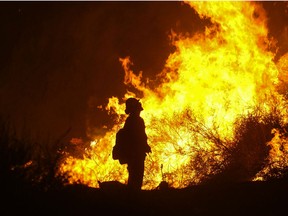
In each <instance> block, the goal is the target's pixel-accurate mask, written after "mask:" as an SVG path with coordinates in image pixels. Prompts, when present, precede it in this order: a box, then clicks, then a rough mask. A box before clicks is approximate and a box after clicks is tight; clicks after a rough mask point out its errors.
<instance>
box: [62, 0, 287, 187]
mask: <svg viewBox="0 0 288 216" xmlns="http://www.w3.org/2000/svg"><path fill="white" fill-rule="evenodd" d="M186 3H187V4H189V5H190V6H191V7H192V8H194V9H195V10H196V11H197V12H198V14H199V16H200V17H202V18H204V17H209V18H210V19H211V22H212V25H211V26H209V27H206V29H205V32H198V33H196V34H195V35H192V36H189V37H187V36H185V37H184V36H182V35H177V34H175V33H173V35H172V38H173V44H174V46H175V48H176V51H175V52H174V53H171V54H170V56H169V57H168V59H167V61H166V65H165V68H164V69H163V70H162V71H161V73H160V75H159V77H158V78H159V80H160V84H159V86H158V87H157V88H155V89H151V88H150V87H149V83H148V82H145V81H143V80H142V73H139V75H138V76H137V75H135V73H134V72H133V71H132V70H131V69H130V65H131V64H132V62H131V60H130V58H129V57H127V58H123V59H120V62H121V63H122V66H123V69H124V71H125V79H124V84H126V85H132V86H134V87H135V89H137V90H138V91H141V92H142V93H143V98H141V103H142V105H143V108H144V111H143V112H142V113H141V116H142V117H143V118H144V120H145V124H146V132H147V135H148V142H149V145H150V146H151V148H152V154H150V155H149V156H148V157H147V159H146V162H145V176H144V183H143V187H142V189H154V188H156V187H157V186H158V185H159V183H160V182H161V181H162V180H165V181H167V182H168V183H169V185H170V186H173V187H175V188H183V187H186V186H188V185H189V184H198V183H199V182H201V180H202V178H203V176H204V175H205V174H208V173H209V174H211V173H213V172H216V171H214V170H213V164H218V163H222V162H223V161H225V157H224V156H223V152H222V151H221V149H219V148H218V147H217V145H216V144H215V143H216V142H217V140H218V139H221V140H225V141H226V143H232V141H233V138H234V126H233V125H234V122H235V120H236V118H238V117H239V116H245V115H246V114H248V113H249V112H253V110H254V109H255V107H256V106H258V105H259V104H261V106H263V108H264V110H265V112H267V113H269V112H270V111H271V109H272V105H273V104H274V103H275V102H276V103H277V104H278V106H279V107H282V110H283V113H282V116H283V121H286V122H287V121H288V118H287V116H288V114H287V111H286V108H285V106H286V102H285V100H284V98H283V95H281V94H279V93H278V91H277V88H278V87H279V79H278V78H279V77H281V80H282V82H284V83H286V84H287V64H286V63H285V64H284V63H283V62H287V60H288V56H286V57H283V59H281V65H280V63H279V65H277V64H276V63H275V62H273V58H274V56H275V54H274V53H272V52H270V51H269V46H270V44H271V43H272V42H271V41H270V40H269V38H268V37H267V35H268V29H267V27H266V17H265V13H264V11H263V10H262V9H261V7H259V6H258V5H257V4H255V3H251V2H234V1H233V2H209V1H205V2H198V1H197V2H186ZM285 65H286V68H285ZM283 86H284V85H283ZM130 96H135V93H133V92H127V93H126V94H125V95H124V96H123V99H125V98H128V97H130ZM271 98H273V104H272V102H271V101H272V100H271ZM106 110H107V112H109V113H113V114H116V116H117V120H116V122H117V124H115V125H114V127H113V128H112V129H111V130H110V131H109V132H107V133H106V134H105V136H103V137H95V140H93V141H92V142H91V145H90V148H88V149H86V154H85V155H84V158H81V159H79V158H74V157H71V156H70V157H67V158H65V161H64V162H63V164H62V165H61V166H60V169H59V172H60V174H63V173H68V174H69V176H70V177H69V181H70V183H75V182H80V183H82V184H86V185H89V186H91V187H99V185H98V181H114V180H118V181H120V182H122V183H126V182H127V178H128V172H127V170H126V166H124V165H120V164H119V162H118V161H114V160H113V159H112V155H111V151H112V147H113V146H114V143H115V134H116V131H117V130H118V129H119V128H120V127H121V126H123V123H124V121H125V116H126V115H125V114H124V113H125V112H124V110H125V104H123V103H120V102H119V99H118V98H116V97H111V98H110V99H109V103H108V104H107V106H106ZM210 131H212V132H213V133H214V132H215V131H217V136H215V137H213V136H211V133H210ZM277 137H278V138H279V136H277ZM277 137H275V140H273V141H271V143H270V145H274V148H273V151H272V152H271V155H270V159H271V160H273V159H275V158H278V157H279V156H280V153H279V152H278V153H277V145H276V143H279V142H278V141H277V139H278V138H277ZM273 143H274V144H273ZM229 145H230V144H229ZM229 145H228V146H227V147H229ZM209 151H210V152H211V151H213V152H214V153H215V154H214V156H215V155H217V156H215V157H213V158H211V157H209V155H206V154H205V152H209ZM196 153H197V154H196ZM199 153H201V154H199ZM199 155H202V157H199ZM276 155H277V156H276ZM199 160H202V161H203V163H204V164H205V166H203V167H201V169H200V168H199V167H198V168H197V166H198V165H197V163H196V162H197V161H199ZM199 170H201V173H199Z"/></svg>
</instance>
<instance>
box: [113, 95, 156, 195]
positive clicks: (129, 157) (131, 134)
mask: <svg viewBox="0 0 288 216" xmlns="http://www.w3.org/2000/svg"><path fill="white" fill-rule="evenodd" d="M142 110H143V108H142V104H141V103H140V102H139V100H137V99H135V98H129V99H127V100H126V109H125V113H126V114H129V116H128V117H127V119H126V121H125V124H124V127H123V128H122V129H120V132H118V133H117V135H116V145H115V146H114V149H113V159H117V160H119V162H120V163H121V164H128V173H129V177H128V188H129V189H132V190H141V187H142V183H143V176H144V161H145V158H146V154H147V153H150V152H151V148H150V146H149V145H148V143H147V135H146V132H145V123H144V120H143V119H142V118H141V117H140V112H141V111H142ZM117 149H118V150H117ZM121 149H122V150H121ZM121 152H122V156H121Z"/></svg>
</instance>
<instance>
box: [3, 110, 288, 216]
mask: <svg viewBox="0 0 288 216" xmlns="http://www.w3.org/2000/svg"><path fill="white" fill-rule="evenodd" d="M181 115H182V116H180V117H179V116H177V119H178V120H179V122H178V123H179V124H181V126H182V127H183V126H185V127H186V129H187V130H190V131H192V132H193V133H191V137H190V139H194V141H195V140H196V143H197V139H198V140H199V143H200V141H201V140H203V139H206V140H208V141H209V142H213V143H214V145H213V146H214V147H213V148H212V149H209V150H203V149H201V148H200V147H199V146H197V145H196V146H195V148H193V149H190V150H191V151H193V152H194V154H193V159H192V160H191V164H189V165H188V166H187V167H186V169H187V173H188V174H189V173H190V172H191V170H192V171H193V172H197V174H198V175H197V179H195V177H193V178H192V177H191V179H189V181H191V182H190V184H189V185H188V187H187V188H186V189H184V190H176V189H173V188H170V189H169V188H167V187H163V188H161V187H160V188H157V189H155V190H152V191H142V192H141V194H140V195H141V201H139V203H140V202H141V204H139V203H138V204H137V205H138V207H137V205H136V204H135V205H136V206H135V205H134V204H133V206H134V207H133V208H134V210H133V208H132V210H131V209H130V207H129V208H128V206H127V205H126V204H127V203H126V204H125V202H130V204H131V197H129V196H128V197H127V196H126V195H127V194H126V195H125V193H122V192H121V191H120V192H119V189H117V188H116V189H115V191H113V190H104V191H101V190H97V189H92V188H88V187H86V186H84V185H82V186H81V185H78V186H76V185H74V186H73V185H72V186H64V184H63V183H64V182H65V177H62V178H59V177H56V172H57V166H58V164H59V163H61V159H62V156H63V154H66V152H67V151H69V149H67V148H68V147H67V144H66V143H63V142H62V140H63V139H62V138H63V136H65V135H66V134H67V133H68V132H69V131H67V132H65V133H64V134H63V136H62V137H60V138H59V139H58V141H57V142H56V143H53V144H51V143H49V142H46V143H38V142H33V141H32V140H31V139H29V135H26V136H24V137H22V138H21V139H17V138H15V133H14V132H13V128H12V127H11V126H10V125H9V122H7V121H4V120H3V119H2V120H1V127H0V135H1V137H0V143H1V146H0V166H1V167H0V168H1V185H2V191H4V193H2V194H4V196H6V198H7V199H6V201H5V202H7V203H10V202H12V203H15V202H18V207H21V208H23V205H27V204H28V203H27V202H28V201H27V200H26V198H27V197H28V198H29V200H32V201H34V202H35V203H34V204H35V205H38V207H39V208H44V209H45V208H46V209H50V210H51V206H50V205H53V206H54V208H52V210H51V211H52V212H51V213H55V212H54V211H58V208H60V209H62V210H65V211H66V210H67V209H70V210H69V211H68V212H69V214H72V215H73V213H76V212H77V213H83V212H84V213H85V209H86V211H87V212H86V213H88V211H90V210H91V211H95V210H97V209H98V210H99V211H100V210H101V211H104V212H105V211H108V210H107V208H106V207H107V205H108V206H109V205H110V204H111V202H112V204H113V205H116V207H115V206H114V207H113V208H110V207H108V209H109V208H110V212H111V211H112V210H113V209H114V210H115V208H116V210H117V209H118V210H121V211H124V212H125V214H124V215H133V214H134V213H135V212H133V211H138V210H139V209H137V208H141V209H142V208H143V209H145V211H143V212H146V213H147V214H150V215H155V214H161V213H165V212H166V214H168V215H169V213H175V212H179V213H183V211H184V210H185V208H186V209H187V210H188V211H190V212H193V213H194V214H195V215H204V214H206V213H207V214H210V213H212V212H214V211H215V209H216V210H217V211H219V212H221V211H223V209H226V210H225V211H231V212H233V211H236V210H237V209H238V210H239V209H241V208H242V210H243V206H241V205H246V206H244V209H246V210H247V209H248V210H251V208H252V209H254V210H255V208H256V209H257V208H259V206H260V205H261V206H262V204H263V203H262V202H269V205H270V206H271V203H270V202H271V199H272V198H271V197H272V196H274V197H275V196H276V197H278V199H280V200H277V201H275V202H276V203H277V205H278V203H280V204H281V202H282V201H283V202H284V199H283V200H282V197H285V195H284V194H283V193H284V192H285V191H286V192H287V186H286V187H285V185H286V184H285V182H286V181H287V180H288V178H287V176H288V168H287V166H282V167H279V166H278V167H277V166H273V163H271V160H269V154H270V150H271V147H270V146H269V145H268V144H267V143H269V141H271V139H272V138H273V137H274V135H273V134H272V133H271V130H272V129H275V128H276V129H277V130H278V131H279V132H280V133H281V139H283V140H286V141H287V138H288V133H287V131H288V125H287V124H283V122H281V118H280V117H279V113H278V112H277V111H276V110H275V112H273V113H272V114H269V115H263V113H262V112H261V110H260V109H259V110H258V111H257V112H254V113H253V114H250V115H248V116H246V117H242V118H239V119H238V120H237V121H236V122H235V125H236V126H235V134H236V136H235V139H234V140H233V141H232V142H231V140H225V139H223V138H221V136H220V135H219V134H218V132H217V127H216V126H215V128H214V129H213V130H208V129H207V128H206V127H205V125H203V124H201V121H198V119H197V118H196V117H195V116H193V113H192V112H190V111H189V110H187V111H186V112H185V113H182V114H181ZM180 120H181V121H180ZM163 121H166V122H163V124H166V125H169V122H167V119H166V120H163ZM174 123H175V122H174ZM170 125H171V124H170ZM173 125H174V126H173V127H172V128H170V129H169V133H167V132H166V133H167V134H166V135H167V136H168V138H171V140H172V141H171V142H173V139H175V137H173V136H174V135H175V133H176V134H177V129H179V127H178V126H177V125H176V126H175V124H173ZM163 129H164V127H163ZM159 132H161V131H159ZM172 132H173V133H174V135H173V133H172ZM161 133H165V131H162V132H161ZM26 134H28V133H26ZM162 135H163V134H162ZM282 144H283V146H282V147H281V146H280V147H279V149H280V150H281V151H282V157H286V158H287V156H288V155H287V151H286V150H285V149H287V146H284V145H287V142H283V143H282ZM175 148H178V149H177V152H178V153H179V154H182V153H185V151H187V150H185V151H184V149H181V148H179V147H177V146H175ZM186 153H187V152H186ZM188 153H189V152H188ZM220 155H221V158H222V159H221V160H219V156H220ZM207 164H208V165H207ZM265 166H266V167H270V172H268V173H267V174H266V175H264V180H266V181H267V182H270V183H269V184H270V185H269V186H266V185H264V186H263V183H264V182H263V183H252V182H251V180H252V179H253V178H254V177H255V176H256V175H257V173H259V172H260V171H261V170H262V169H263V167H265ZM189 169H190V170H189ZM166 175H167V176H168V177H169V178H170V179H173V175H172V174H171V176H169V173H166ZM273 180H277V183H275V184H274V183H273V182H275V181H273ZM195 182H196V183H197V182H198V183H199V184H198V186H197V187H194V186H193V185H195ZM236 182H238V183H237V184H239V182H242V183H241V184H239V185H238V186H233V184H232V185H231V183H236ZM245 182H246V183H245ZM249 182H250V183H249ZM271 182H272V183H271ZM279 182H282V183H283V182H284V184H282V183H281V184H280V183H279ZM213 183H217V184H216V185H217V186H213V185H215V184H213ZM243 183H245V184H243ZM247 183H248V184H251V185H248V184H247ZM255 184H256V185H255ZM252 185H254V186H252ZM275 188H276V190H275ZM159 189H160V190H159ZM165 189H166V190H165ZM245 190H246V191H245ZM232 191H233V192H232ZM244 191H245V192H244ZM283 191H284V192H283ZM286 192H285V193H286ZM235 193H236V195H235ZM263 193H267V194H269V193H270V195H268V196H269V198H267V197H265V198H264V197H263V198H260V200H261V202H260V201H259V203H258V202H256V203H253V204H251V203H248V201H247V203H245V204H243V203H242V204H241V205H240V204H239V202H243V200H245V199H247V198H249V200H250V201H251V199H255V198H256V197H258V198H257V199H259V197H261V194H263ZM267 194H266V195H267ZM234 196H236V197H237V198H236V197H234ZM270 196H271V197H270ZM8 197H10V198H8ZM39 197H40V198H39ZM169 197H170V198H169ZM28 198H27V199H28ZM139 199H140V198H139ZM207 199H208V200H207ZM209 199H210V201H211V202H214V204H211V203H210V205H211V206H212V207H213V208H214V210H211V209H207V208H206V207H207V206H206V205H207V202H209ZM63 200H66V201H63ZM119 200H122V201H121V202H120V203H118V204H116V203H117V202H119ZM132 200H133V201H135V200H134V198H133V199H132ZM5 202H4V205H5ZM61 202H62V204H60V203H61ZM67 202H68V203H67ZM73 202H75V203H74V204H75V206H73ZM76 202H77V204H76ZM191 202H192V203H191ZM223 202H224V203H225V202H227V203H228V204H229V205H230V206H229V207H228V209H227V207H225V206H223ZM253 202H254V201H253ZM23 203H24V204H23ZM29 203H30V201H29ZM65 203H66V204H65ZM71 203H72V206H73V208H71ZM2 204H3V203H2ZM30 204H31V203H30ZM30 204H29V205H30ZM34 204H32V205H33V206H34ZM167 204H168V205H167ZM264 205H265V203H264ZM275 205H276V204H275ZM76 206H77V207H76ZM123 206H124V207H123ZM125 206H126V207H125ZM33 208H34V207H33ZM33 208H32V207H31V208H29V209H28V210H29V211H30V213H31V211H32V210H31V209H33ZM75 208H77V211H76V210H75ZM273 208H274V207H273ZM26 209H27V208H26ZM10 210H11V209H9V211H10ZM24 210H25V208H24ZM28 210H27V211H28ZM116 210H115V211H116ZM118 210H117V211H118ZM238 210H237V211H238ZM278 210H279V209H278ZM265 211H266V210H265ZM68 212H65V213H68ZM131 212H132V213H131ZM58 213H59V212H58ZM108 213H109V211H108ZM114 213H115V212H114ZM130 213H131V214H130ZM226 213H228V212H226ZM238 213H239V214H238V215H242V213H243V214H246V212H241V211H238ZM254 213H257V212H254ZM31 214H33V212H32V213H31ZM119 214H120V213H119ZM213 214H214V213H213ZM108 215H109V214H108ZM233 215H237V214H236V213H235V212H234V213H233ZM275 215H277V211H276V214H275Z"/></svg>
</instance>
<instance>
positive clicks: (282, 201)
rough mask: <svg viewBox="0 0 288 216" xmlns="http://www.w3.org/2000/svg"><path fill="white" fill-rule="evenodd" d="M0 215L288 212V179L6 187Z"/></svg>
mask: <svg viewBox="0 0 288 216" xmlns="http://www.w3.org/2000/svg"><path fill="white" fill-rule="evenodd" d="M2 192H4V193H1V200H2V201H1V205H3V206H2V207H1V212H0V215H24V214H25V215H166V216H167V215H201V216H202V215H271V216H275V215H287V213H285V212H287V208H288V207H287V201H288V199H287V192H288V184H287V181H283V180H281V181H273V182H248V183H237V184H236V183H234V184H226V185H202V186H193V187H190V188H186V189H167V190H152V191H144V190H142V191H141V192H139V194H129V193H128V192H127V191H126V190H125V189H123V188H121V187H119V188H117V187H109V186H107V187H106V188H102V189H95V188H89V187H86V186H83V185H71V186H66V187H64V188H62V189H60V190H57V191H48V192H43V191H42V192H40V191H37V190H33V189H31V188H29V187H26V188H25V187H22V186H21V187H20V186H19V185H15V187H13V188H12V189H11V188H5V187H4V189H2Z"/></svg>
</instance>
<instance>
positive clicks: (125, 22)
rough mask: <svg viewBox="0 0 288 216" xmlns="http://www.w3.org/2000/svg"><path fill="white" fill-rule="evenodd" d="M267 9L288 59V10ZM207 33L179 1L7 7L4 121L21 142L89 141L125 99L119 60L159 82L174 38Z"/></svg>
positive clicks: (0, 76)
mask: <svg viewBox="0 0 288 216" xmlns="http://www.w3.org/2000/svg"><path fill="white" fill-rule="evenodd" d="M262 3H264V8H265V9H266V11H267V14H268V17H269V19H268V25H269V29H270V35H269V36H271V37H274V38H275V39H277V41H278V43H277V46H279V47H280V48H279V50H278V53H277V56H276V58H278V57H280V56H281V55H283V54H284V53H285V52H287V51H288V21H287V20H288V6H287V3H286V2H262ZM205 25H209V20H200V19H199V17H198V16H197V14H196V13H195V11H194V10H193V9H191V8H190V7H189V6H188V5H186V4H183V3H182V2H178V1H175V2H161V1H160V2H150V1H149V2H148V1H147V2H137V1H135V2H129V1H128V2H117V1H116V2H109V1H107V2H102V1H100V2H97V1H95V2H89V1H88V2H57V1H56V2H33V1H32V2H1V3H0V27H1V35H0V43H1V49H0V61H1V64H0V71H1V73H0V98H1V99H0V117H1V118H2V119H4V120H5V121H7V122H9V124H10V125H11V126H12V127H13V128H15V130H16V131H17V133H18V134H20V135H19V136H23V133H24V134H25V133H26V134H27V133H28V134H29V133H30V134H31V136H32V137H37V138H39V139H42V140H45V139H48V137H50V139H54V138H56V139H57V138H58V137H59V136H61V135H62V134H63V133H64V132H65V131H67V130H68V129H69V128H70V129H71V130H70V133H69V134H68V136H67V138H68V139H70V138H71V137H79V138H80V137H81V138H84V139H85V138H86V128H87V126H88V125H87V124H89V126H93V127H102V126H103V125H109V122H110V121H111V119H110V118H109V117H108V116H107V115H105V113H103V112H100V111H99V110H98V109H97V106H99V105H105V104H106V103H107V102H108V98H109V97H111V96H117V97H122V96H123V95H124V93H125V92H126V89H127V88H126V86H125V85H124V84H123V78H124V70H123V69H122V67H121V64H120V62H119V58H123V57H126V56H130V57H131V60H132V62H133V63H134V64H133V67H132V69H133V71H134V72H136V73H137V72H139V71H143V76H144V79H145V78H146V77H149V78H150V79H152V80H153V79H155V77H156V75H157V74H158V73H160V72H161V70H162V69H163V66H164V64H165V61H166V59H167V57H168V55H169V54H170V53H172V52H173V49H174V47H173V46H172V45H171V42H170V39H169V35H170V33H171V30H173V31H175V32H177V33H183V34H193V33H194V32H196V31H201V30H203V29H204V26H205ZM276 60H277V59H276ZM21 134H22V135H21ZM24 136H25V135H24Z"/></svg>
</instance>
